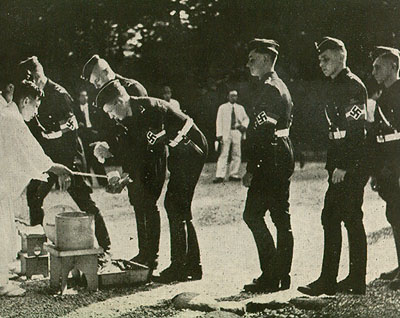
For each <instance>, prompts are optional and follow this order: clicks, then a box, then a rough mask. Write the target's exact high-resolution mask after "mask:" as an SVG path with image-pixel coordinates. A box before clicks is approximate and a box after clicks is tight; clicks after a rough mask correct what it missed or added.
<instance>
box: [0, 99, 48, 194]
mask: <svg viewBox="0 0 400 318" xmlns="http://www.w3.org/2000/svg"><path fill="white" fill-rule="evenodd" d="M0 151H1V156H0V178H1V182H0V200H1V199H4V198H7V197H15V196H19V195H20V194H21V193H22V191H23V190H24V189H25V187H26V186H27V185H28V183H29V181H30V180H31V179H38V180H42V181H46V180H47V177H48V175H47V174H45V172H46V171H48V170H49V169H50V167H51V166H52V165H53V162H52V160H51V159H50V158H49V157H48V156H47V155H46V154H45V153H44V151H43V149H42V147H41V146H40V144H39V143H38V142H37V140H36V139H35V137H33V135H32V134H31V132H30V130H29V128H28V127H27V126H26V124H25V123H24V121H23V119H22V116H21V114H20V113H19V112H18V109H16V105H15V104H11V105H9V106H8V107H6V108H5V109H3V110H2V111H1V112H0Z"/></svg>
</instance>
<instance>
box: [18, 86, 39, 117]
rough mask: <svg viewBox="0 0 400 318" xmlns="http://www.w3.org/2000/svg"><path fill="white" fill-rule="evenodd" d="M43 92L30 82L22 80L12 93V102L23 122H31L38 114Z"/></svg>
mask: <svg viewBox="0 0 400 318" xmlns="http://www.w3.org/2000/svg"><path fill="white" fill-rule="evenodd" d="M43 96H44V94H43V91H42V90H41V89H40V88H39V87H38V86H37V85H35V84H34V83H33V82H31V81H27V80H23V81H22V82H21V83H18V84H17V85H16V87H15V91H14V102H15V103H16V104H17V106H18V110H19V112H20V113H21V115H22V117H23V118H24V120H25V121H30V120H32V118H33V117H35V116H36V115H37V113H38V109H39V105H40V100H41V98H42V97H43Z"/></svg>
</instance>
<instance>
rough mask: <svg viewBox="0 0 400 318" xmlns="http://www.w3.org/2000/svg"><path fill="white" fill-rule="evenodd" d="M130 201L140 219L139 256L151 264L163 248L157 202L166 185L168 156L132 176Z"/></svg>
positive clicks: (157, 158) (160, 156)
mask: <svg viewBox="0 0 400 318" xmlns="http://www.w3.org/2000/svg"><path fill="white" fill-rule="evenodd" d="M130 175H131V177H132V179H133V182H132V183H130V184H129V185H128V195H129V201H130V203H131V205H132V206H133V209H134V211H135V217H136V227H137V235H138V248H139V254H140V256H142V257H143V258H144V259H145V260H147V261H150V262H151V261H154V260H155V259H157V257H158V251H159V245H160V211H159V210H158V207H157V200H158V198H159V197H160V195H161V190H162V188H163V185H164V182H165V175H166V154H165V151H164V152H162V153H160V155H159V156H157V157H153V158H150V159H149V161H147V163H146V164H145V165H143V166H142V168H140V169H138V170H134V171H132V174H130Z"/></svg>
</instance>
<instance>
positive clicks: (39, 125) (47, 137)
mask: <svg viewBox="0 0 400 318" xmlns="http://www.w3.org/2000/svg"><path fill="white" fill-rule="evenodd" d="M19 67H20V70H21V72H22V74H21V76H22V77H28V78H29V79H30V80H32V81H33V82H34V83H35V84H36V85H37V86H38V87H39V88H40V89H42V90H43V91H44V94H45V96H44V98H43V99H42V102H41V104H40V107H39V111H38V115H37V116H36V117H35V118H34V119H33V120H31V121H30V122H29V127H30V128H31V131H32V133H33V135H34V136H35V138H36V139H37V140H38V142H39V143H40V145H41V146H42V148H43V150H44V151H45V153H46V154H47V155H48V156H49V157H50V158H51V159H52V160H53V161H54V162H56V163H61V164H63V165H65V166H67V167H68V168H70V169H72V170H75V171H76V170H79V169H80V166H81V164H82V163H81V160H82V158H81V153H80V145H79V142H78V135H77V128H78V123H77V121H76V118H75V115H74V114H73V111H72V109H73V100H72V97H71V96H70V95H69V94H68V92H67V91H66V90H65V88H63V87H62V86H60V85H58V84H57V83H54V82H53V81H52V80H51V79H49V78H48V77H46V75H45V73H44V70H43V66H42V64H40V62H39V60H38V58H37V57H36V56H32V57H29V58H28V59H26V60H25V61H22V62H21V63H20V65H19ZM56 182H57V176H56V175H55V174H50V177H49V179H48V181H47V182H43V181H38V180H32V181H31V183H30V184H29V186H28V188H27V201H28V206H29V213H30V217H31V225H37V224H42V222H43V217H44V211H43V209H42V206H43V201H44V199H45V197H46V196H47V195H48V194H49V192H50V190H51V188H52V187H53V185H54V184H55V183H56ZM68 193H69V194H70V196H71V197H72V199H73V200H74V201H75V203H76V204H77V205H78V207H79V208H80V209H81V210H82V211H85V212H87V213H89V214H92V215H94V220H95V235H96V238H97V241H98V243H99V245H100V246H101V247H102V248H103V249H104V251H108V250H109V249H110V245H111V242H110V238H109V235H108V231H107V227H106V225H105V223H104V219H103V217H102V215H101V213H100V211H99V209H98V208H97V206H96V204H95V202H93V201H92V199H91V197H90V194H91V193H92V189H91V188H90V187H89V186H88V185H87V184H86V183H85V181H84V179H83V178H82V177H80V176H75V177H74V182H73V184H72V185H71V187H70V188H69V189H68Z"/></svg>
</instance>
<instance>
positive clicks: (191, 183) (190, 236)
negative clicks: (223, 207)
mask: <svg viewBox="0 0 400 318" xmlns="http://www.w3.org/2000/svg"><path fill="white" fill-rule="evenodd" d="M97 105H98V106H99V107H103V109H104V111H105V112H106V113H108V114H110V116H111V117H113V118H116V119H118V120H120V121H121V120H124V119H126V118H129V117H133V118H135V117H136V120H138V121H140V122H141V124H142V125H143V127H147V129H146V130H137V129H135V127H133V129H135V130H134V131H132V132H131V133H132V134H137V135H138V136H139V137H141V138H142V139H143V140H146V142H147V143H148V145H149V146H150V147H153V146H156V145H157V144H164V145H165V144H168V146H169V149H170V154H169V158H168V169H169V171H170V179H169V183H168V188H167V192H166V195H165V209H166V211H167V214H168V220H169V225H170V235H171V265H170V266H169V267H168V268H167V269H165V270H163V271H162V272H161V273H160V276H157V277H154V280H156V281H158V282H161V283H169V282H172V281H185V280H196V279H201V278H202V268H201V265H200V250H199V245H198V241H197V235H196V231H195V228H194V226H193V223H192V211H191V204H192V199H193V194H194V190H195V187H196V184H197V181H198V179H199V176H200V173H201V171H202V168H203V165H204V162H205V158H206V156H207V140H206V139H205V137H204V135H203V134H202V132H201V131H200V130H199V128H198V127H197V126H196V125H195V124H194V122H193V120H192V119H191V118H190V117H189V116H188V115H186V114H184V113H183V112H182V111H181V110H180V109H177V108H176V107H173V106H172V105H170V104H169V103H168V102H166V101H164V100H161V99H157V98H150V97H134V96H129V94H128V93H127V92H126V90H125V88H124V87H123V86H122V85H121V84H120V83H119V81H118V80H115V81H112V82H110V83H109V84H107V85H106V86H105V87H104V88H103V89H102V90H101V91H100V92H99V94H98V95H97ZM160 116H161V118H162V123H163V128H162V129H161V130H160V129H159V127H158V126H154V123H153V122H154V119H155V118H159V117H160Z"/></svg>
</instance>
